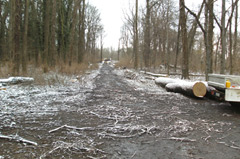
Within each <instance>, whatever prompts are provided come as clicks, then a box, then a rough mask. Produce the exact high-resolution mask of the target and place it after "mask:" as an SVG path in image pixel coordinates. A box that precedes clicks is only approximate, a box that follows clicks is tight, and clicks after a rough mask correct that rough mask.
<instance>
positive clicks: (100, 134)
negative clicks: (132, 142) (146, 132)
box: [98, 133, 139, 138]
mask: <svg viewBox="0 0 240 159" xmlns="http://www.w3.org/2000/svg"><path fill="white" fill-rule="evenodd" d="M137 135H139V134H134V135H128V136H125V135H117V134H110V133H98V136H103V137H105V136H108V137H115V138H132V137H135V136H137Z"/></svg>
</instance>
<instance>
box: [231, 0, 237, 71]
mask: <svg viewBox="0 0 240 159" xmlns="http://www.w3.org/2000/svg"><path fill="white" fill-rule="evenodd" d="M235 5H236V10H235V31H234V44H233V66H235V67H236V64H237V63H236V62H237V60H236V57H237V44H238V42H237V38H238V1H236V4H235ZM232 72H235V68H233V71H232Z"/></svg>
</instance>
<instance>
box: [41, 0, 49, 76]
mask: <svg viewBox="0 0 240 159" xmlns="http://www.w3.org/2000/svg"><path fill="white" fill-rule="evenodd" d="M49 7H50V1H49V0H45V17H44V51H43V57H42V58H43V59H42V60H43V72H44V73H46V72H47V70H48V63H47V57H48V51H49V25H50V24H49V23H50V20H49V13H50V11H49V10H50V9H49Z"/></svg>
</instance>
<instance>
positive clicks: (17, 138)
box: [0, 134, 38, 146]
mask: <svg viewBox="0 0 240 159" xmlns="http://www.w3.org/2000/svg"><path fill="white" fill-rule="evenodd" d="M0 139H6V140H10V141H12V140H13V141H16V142H21V143H26V144H29V145H34V146H37V145H38V144H37V143H36V142H34V141H30V140H27V139H24V138H22V137H20V136H18V135H14V136H6V135H1V134H0Z"/></svg>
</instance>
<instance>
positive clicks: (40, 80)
mask: <svg viewBox="0 0 240 159" xmlns="http://www.w3.org/2000/svg"><path fill="white" fill-rule="evenodd" d="M12 66H13V65H12V63H5V64H1V65H0V79H1V78H8V77H11V76H13V74H12ZM97 68H98V65H97V63H95V64H91V63H87V62H85V63H82V64H77V63H73V64H72V65H71V66H69V65H68V64H64V63H61V64H57V66H55V67H52V68H49V67H45V66H44V65H42V66H40V67H35V66H34V65H33V64H29V65H28V71H27V74H22V73H21V72H20V74H19V76H24V77H33V78H34V84H37V85H52V84H54V83H55V84H56V83H61V84H62V83H64V80H65V79H64V78H66V76H80V75H82V74H84V73H85V72H86V71H89V70H93V69H97Z"/></svg>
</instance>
